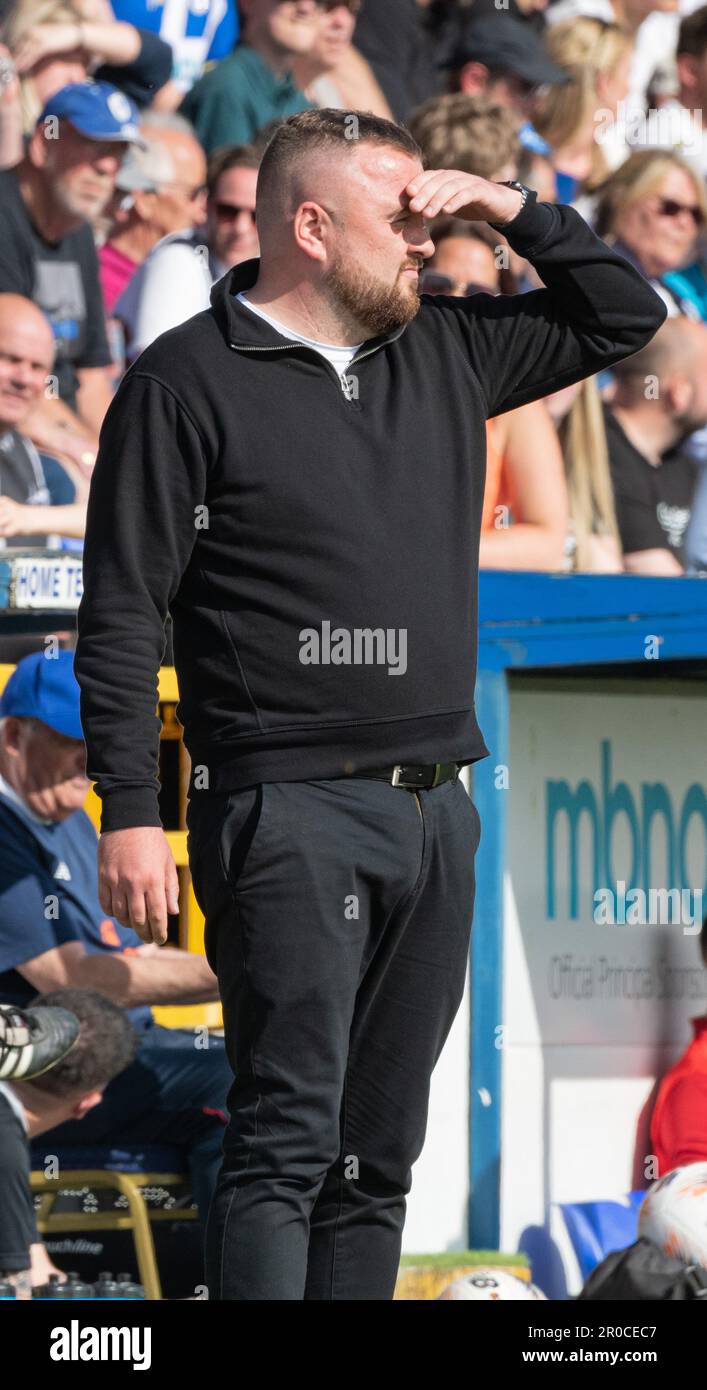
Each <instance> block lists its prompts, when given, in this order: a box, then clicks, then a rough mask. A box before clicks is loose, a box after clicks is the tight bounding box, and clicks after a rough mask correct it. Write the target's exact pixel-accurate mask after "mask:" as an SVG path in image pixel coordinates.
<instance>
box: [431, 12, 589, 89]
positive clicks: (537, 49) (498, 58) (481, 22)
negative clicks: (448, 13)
mask: <svg viewBox="0 0 707 1390" xmlns="http://www.w3.org/2000/svg"><path fill="white" fill-rule="evenodd" d="M465 63H483V65H484V67H486V68H493V69H494V70H495V71H500V72H511V73H513V74H514V76H515V77H520V78H521V80H522V81H524V82H531V83H532V84H533V86H534V87H539V86H542V85H544V84H548V85H549V86H553V87H558V86H559V85H560V84H561V83H563V82H569V80H570V79H569V74H568V73H566V72H564V70H563V69H562V68H559V67H557V65H556V64H555V63H552V62H551V61H550V59H549V58H548V56H547V53H546V52H545V49H544V47H543V44H542V41H541V40H540V39H539V38H538V37H537V34H535V33H534V32H533V30H532V29H530V28H529V27H528V26H527V25H526V24H523V22H522V21H521V20H519V19H512V18H511V16H510V15H508V14H505V15H502V14H497V15H481V16H479V17H478V18H475V17H474V16H470V17H469V19H468V20H466V22H465V23H464V24H463V25H462V28H461V31H460V34H459V39H458V42H457V45H456V47H455V49H454V51H453V53H452V56H451V57H450V58H448V59H447V60H446V62H445V63H444V66H445V67H448V68H462V67H463V66H464V64H465Z"/></svg>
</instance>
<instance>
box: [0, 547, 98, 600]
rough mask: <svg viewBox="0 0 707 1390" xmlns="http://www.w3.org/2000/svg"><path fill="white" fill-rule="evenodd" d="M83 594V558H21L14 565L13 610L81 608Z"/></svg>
mask: <svg viewBox="0 0 707 1390" xmlns="http://www.w3.org/2000/svg"><path fill="white" fill-rule="evenodd" d="M82 594H83V573H82V567H81V557H80V556H76V555H57V556H56V557H55V558H54V557H52V558H51V559H50V558H48V557H43V556H18V558H17V559H13V561H12V578H11V581H10V605H9V606H10V609H11V610H12V609H18V608H42V609H43V608H52V609H53V608H59V609H62V610H71V609H75V608H78V606H79V603H80V601H81V595H82Z"/></svg>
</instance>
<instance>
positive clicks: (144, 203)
mask: <svg viewBox="0 0 707 1390" xmlns="http://www.w3.org/2000/svg"><path fill="white" fill-rule="evenodd" d="M130 196H131V198H132V200H133V207H134V209H135V211H136V213H137V215H138V217H139V218H140V221H141V222H151V221H152V213H153V210H154V206H155V197H156V194H155V193H153V192H152V191H150V192H146V191H145V189H136V190H135V192H134V193H131V195H130Z"/></svg>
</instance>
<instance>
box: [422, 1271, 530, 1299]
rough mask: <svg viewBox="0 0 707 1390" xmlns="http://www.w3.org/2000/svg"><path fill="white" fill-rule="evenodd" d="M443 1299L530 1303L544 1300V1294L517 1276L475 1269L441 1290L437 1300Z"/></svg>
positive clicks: (504, 1272) (506, 1272)
mask: <svg viewBox="0 0 707 1390" xmlns="http://www.w3.org/2000/svg"><path fill="white" fill-rule="evenodd" d="M443 1298H444V1299H447V1298H465V1299H477V1300H478V1299H481V1300H483V1301H485V1302H491V1303H495V1302H496V1301H497V1300H499V1301H500V1300H503V1301H504V1302H505V1301H507V1300H508V1299H511V1298H513V1299H522V1300H523V1299H524V1300H525V1301H526V1302H530V1303H532V1302H535V1301H536V1300H537V1299H544V1298H545V1294H544V1293H543V1292H542V1289H539V1288H537V1286H536V1285H535V1284H529V1283H528V1282H527V1280H526V1279H519V1277H518V1275H517V1274H509V1273H508V1271H507V1270H505V1269H493V1267H490V1268H488V1269H475V1270H474V1273H473V1274H465V1275H464V1278H463V1279H455V1280H454V1283H453V1284H448V1285H447V1287H446V1289H443V1290H442V1292H441V1294H440V1295H439V1299H443ZM439 1299H438V1300H437V1301H438V1302H439Z"/></svg>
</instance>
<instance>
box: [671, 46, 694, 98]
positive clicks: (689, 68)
mask: <svg viewBox="0 0 707 1390" xmlns="http://www.w3.org/2000/svg"><path fill="white" fill-rule="evenodd" d="M675 66H676V68H677V74H678V82H679V83H680V86H681V87H686V88H687V90H688V91H689V92H695V91H696V90H697V59H696V58H695V57H694V56H693V54H692V53H678V55H677V57H676V59H675Z"/></svg>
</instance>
